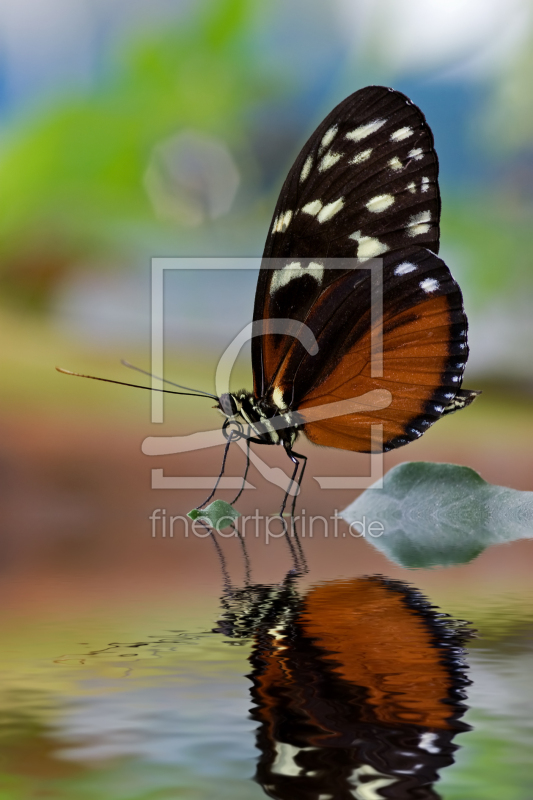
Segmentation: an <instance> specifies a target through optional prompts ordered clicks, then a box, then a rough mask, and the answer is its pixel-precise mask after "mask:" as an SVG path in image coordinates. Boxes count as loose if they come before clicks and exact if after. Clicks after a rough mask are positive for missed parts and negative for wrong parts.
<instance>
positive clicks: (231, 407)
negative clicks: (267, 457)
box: [216, 389, 304, 450]
mask: <svg viewBox="0 0 533 800" xmlns="http://www.w3.org/2000/svg"><path fill="white" fill-rule="evenodd" d="M216 407H217V408H218V409H219V410H220V411H222V413H223V414H224V416H225V417H226V422H227V423H228V424H229V423H230V422H234V421H236V422H240V423H241V424H242V423H244V425H246V426H249V428H250V434H249V436H248V437H247V438H249V439H250V441H253V442H255V443H256V444H268V445H275V444H277V445H283V446H284V447H285V449H286V450H290V449H291V448H292V445H293V444H294V442H295V441H296V439H297V438H298V435H299V432H300V430H299V429H301V428H302V425H303V422H304V421H303V419H302V417H301V416H300V415H299V414H298V412H293V411H290V410H289V409H283V408H279V407H278V406H276V404H275V403H274V402H273V401H269V400H268V399H266V398H262V399H259V400H258V399H257V398H256V397H255V395H254V393H253V392H249V391H246V390H245V389H242V390H240V391H239V392H236V393H235V394H229V393H228V394H224V395H222V397H221V398H220V400H219V404H218V406H216ZM225 424H226V423H225Z"/></svg>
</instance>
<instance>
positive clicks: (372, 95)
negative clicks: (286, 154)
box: [264, 86, 440, 258]
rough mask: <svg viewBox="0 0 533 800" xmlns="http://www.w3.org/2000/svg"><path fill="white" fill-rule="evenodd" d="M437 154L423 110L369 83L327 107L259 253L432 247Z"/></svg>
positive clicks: (366, 253) (435, 247)
mask: <svg viewBox="0 0 533 800" xmlns="http://www.w3.org/2000/svg"><path fill="white" fill-rule="evenodd" d="M438 171H439V167H438V159H437V155H436V153H435V150H434V147H433V135H432V133H431V129H430V128H429V126H428V124H427V122H426V120H425V117H424V115H423V114H422V112H421V111H420V109H419V108H417V107H416V106H415V105H413V103H411V101H410V100H409V99H408V98H407V97H406V96H405V95H403V94H401V93H400V92H396V91H394V90H393V89H387V88H385V87H382V86H369V87H367V88H365V89H361V90H360V91H358V92H355V93H354V94H352V95H350V97H347V98H346V100H344V101H343V102H342V103H340V104H339V105H338V106H337V107H336V108H334V109H333V111H332V112H331V113H330V114H328V116H327V117H326V119H325V120H324V121H323V122H322V124H321V125H319V127H318V128H317V130H316V131H315V132H314V133H313V135H312V136H311V138H310V139H309V141H308V142H307V143H306V144H305V146H304V147H303V149H302V151H301V153H300V155H299V156H298V158H297V159H296V161H295V163H294V166H293V167H292V169H291V170H290V172H289V174H288V176H287V179H286V181H285V183H284V185H283V188H282V190H281V193H280V197H279V200H278V203H277V205H276V210H275V212H274V217H273V220H272V224H271V226H270V231H269V234H268V238H267V242H266V245H265V251H264V257H266V258H275V257H278V258H284V257H287V256H298V257H302V258H303V257H305V256H309V257H312V258H315V257H323V258H326V257H328V256H329V257H331V256H335V257H343V256H345V257H349V258H353V257H355V256H357V257H359V258H372V257H377V256H381V255H383V254H384V253H386V252H390V251H393V250H398V249H400V248H402V247H407V246H409V245H412V244H416V245H420V246H421V247H427V248H428V249H429V250H432V251H433V252H434V253H438V251H439V219H440V196H439V188H438V182H437V178H438Z"/></svg>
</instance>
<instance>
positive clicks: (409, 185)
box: [407, 181, 416, 194]
mask: <svg viewBox="0 0 533 800" xmlns="http://www.w3.org/2000/svg"><path fill="white" fill-rule="evenodd" d="M407 188H408V189H409V191H410V192H411V194H414V193H415V192H416V186H415V183H414V181H411V183H408V184H407Z"/></svg>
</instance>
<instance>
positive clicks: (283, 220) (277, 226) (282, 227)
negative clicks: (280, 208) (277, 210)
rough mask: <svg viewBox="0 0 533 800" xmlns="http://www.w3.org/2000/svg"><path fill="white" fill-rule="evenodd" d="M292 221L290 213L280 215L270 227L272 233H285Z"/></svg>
mask: <svg viewBox="0 0 533 800" xmlns="http://www.w3.org/2000/svg"><path fill="white" fill-rule="evenodd" d="M291 219H292V211H286V212H285V213H284V214H280V215H279V217H278V218H277V219H276V221H275V222H274V225H273V226H272V233H285V231H286V230H287V228H288V227H289V223H290V221H291Z"/></svg>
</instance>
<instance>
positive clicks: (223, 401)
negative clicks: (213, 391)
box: [218, 393, 239, 417]
mask: <svg viewBox="0 0 533 800" xmlns="http://www.w3.org/2000/svg"><path fill="white" fill-rule="evenodd" d="M218 402H219V406H220V410H221V411H222V412H223V413H224V414H225V415H226V416H227V417H234V416H235V414H236V413H237V412H238V410H239V409H238V408H237V403H236V402H235V398H234V397H233V395H231V394H228V393H226V394H222V395H220V398H219V401H218Z"/></svg>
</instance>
